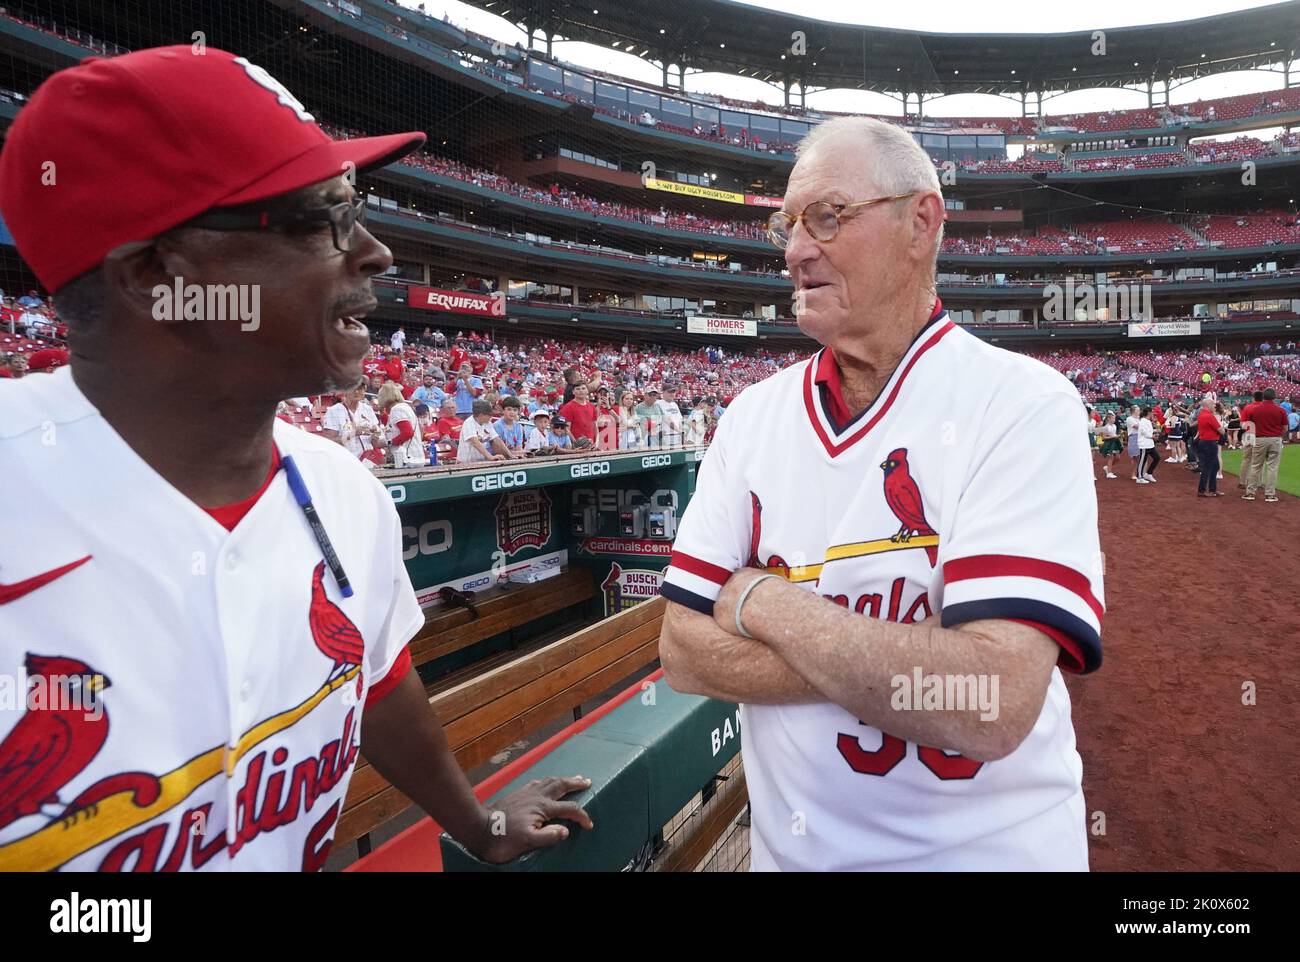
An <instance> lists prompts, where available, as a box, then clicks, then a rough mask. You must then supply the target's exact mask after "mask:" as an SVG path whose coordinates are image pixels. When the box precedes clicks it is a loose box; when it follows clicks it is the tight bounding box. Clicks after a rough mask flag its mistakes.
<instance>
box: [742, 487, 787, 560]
mask: <svg viewBox="0 0 1300 962" xmlns="http://www.w3.org/2000/svg"><path fill="white" fill-rule="evenodd" d="M749 504H750V508H751V510H752V512H753V514H752V516H751V518H750V529H749V560H748V561H746V562H745V565H746V567H749V568H764V569H766V570H768V571H770V572H772V573H773V574H779V575H780V576H781V577H782V578H789V577H790V566H789V565H788V564H786V563H785V559H784V558H782V557H781V556H780V555H779V554H774V555H769V556H768V559H767V560H766V561H764V560H763V559H762V558H760V557H759V556H758V545H759V542H761V541H762V540H763V502H762V501H760V500H759V499H758V495H756V494H755V493H754V492H753V491H751V492H749Z"/></svg>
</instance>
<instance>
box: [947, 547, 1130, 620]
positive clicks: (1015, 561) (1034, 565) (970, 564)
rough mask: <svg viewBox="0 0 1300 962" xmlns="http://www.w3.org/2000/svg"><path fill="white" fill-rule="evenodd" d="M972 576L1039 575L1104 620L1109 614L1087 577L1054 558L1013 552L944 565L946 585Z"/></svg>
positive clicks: (1024, 576) (987, 555) (984, 555)
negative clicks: (1068, 593) (1040, 557)
mask: <svg viewBox="0 0 1300 962" xmlns="http://www.w3.org/2000/svg"><path fill="white" fill-rule="evenodd" d="M971 578H1038V579H1039V580H1040V581H1050V582H1051V583H1052V584H1054V585H1057V586H1058V587H1061V588H1064V589H1065V590H1067V591H1072V592H1074V593H1075V594H1076V595H1078V596H1079V597H1080V598H1082V599H1083V601H1084V604H1086V605H1087V606H1088V607H1089V608H1091V609H1092V613H1093V614H1094V615H1096V616H1097V621H1099V622H1100V621H1101V620H1102V615H1103V614H1104V613H1105V608H1103V607H1102V604H1101V602H1100V601H1098V600H1097V598H1096V597H1095V596H1094V595H1093V593H1092V584H1091V583H1090V582H1089V581H1088V578H1087V576H1086V575H1083V574H1081V573H1080V572H1078V571H1075V570H1074V569H1073V568H1069V567H1066V566H1065V565H1063V564H1057V563H1056V562H1054V561H1042V560H1041V559H1039V558H1021V557H1017V556H1016V555H1010V554H979V555H971V556H970V557H969V558H958V559H957V560H955V561H949V562H946V563H945V564H944V566H943V583H944V584H946V585H948V584H952V583H953V582H954V581H966V580H969V579H971Z"/></svg>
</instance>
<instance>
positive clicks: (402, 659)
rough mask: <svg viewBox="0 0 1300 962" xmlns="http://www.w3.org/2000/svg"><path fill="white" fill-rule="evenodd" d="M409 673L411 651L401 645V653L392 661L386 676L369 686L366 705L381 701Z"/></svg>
mask: <svg viewBox="0 0 1300 962" xmlns="http://www.w3.org/2000/svg"><path fill="white" fill-rule="evenodd" d="M410 671H411V649H410V648H408V647H407V646H405V645H403V646H402V653H401V654H400V655H398V656H397V658H396V659H394V661H393V667H391V668H389V669H388V674H386V675H385V676H384V677H383V678H381V679H379V681H377V682H374V683H373V684H372V685H371V686H370V691H368V692H366V704H367V705H373V704H375V703H376V702H379V701H383V699H384V698H385V697H387V696H388V695H389V693H391V692H392V690H393V689H394V688H396V687H397V685H398V683H399V682H400V681H401V680H402V679H403V678H405V677H406V675H407V673H408V672H410Z"/></svg>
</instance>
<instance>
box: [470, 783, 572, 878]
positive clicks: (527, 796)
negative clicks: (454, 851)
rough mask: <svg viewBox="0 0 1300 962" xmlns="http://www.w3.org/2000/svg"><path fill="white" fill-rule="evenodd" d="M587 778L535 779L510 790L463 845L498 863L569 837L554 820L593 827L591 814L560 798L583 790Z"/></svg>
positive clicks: (479, 856)
mask: <svg viewBox="0 0 1300 962" xmlns="http://www.w3.org/2000/svg"><path fill="white" fill-rule="evenodd" d="M590 787H591V779H590V778H586V777H584V776H582V775H573V776H570V777H568V778H554V777H552V778H535V779H533V780H532V781H531V782H528V783H527V784H526V785H524V787H523V788H521V789H519V790H518V791H516V792H511V793H510V794H509V795H507V796H506V797H505V798H503V799H501V800H500V801H498V802H497V803H496V804H494V805H492V806H491V807H490V808H489V809H488V821H487V824H486V826H485V828H484V834H483V835H481V836H480V838H479V839H476V840H475V841H474V843H473V844H472V845H471V844H467V845H466V848H469V849H470V851H471V852H473V853H474V855H475V856H477V857H478V858H480V859H482V860H483V861H484V862H493V863H496V864H498V865H499V864H502V863H505V862H510V861H513V860H514V859H517V858H518V857H519V856H521V855H523V854H524V853H525V852H531V851H532V850H533V849H536V848H550V847H551V846H552V845H558V844H559V843H560V842H562V841H564V840H565V839H566V838H568V837H569V829H568V827H567V826H565V825H551V824H548V823H549V822H554V821H555V820H556V819H564V820H565V821H570V822H576V823H577V824H578V825H580V826H581V827H583V828H585V829H588V830H590V829H592V828H595V825H594V824H593V823H592V821H591V817H590V816H589V815H588V814H587V813H586V812H585V811H583V809H582V808H581V807H580V806H579V805H578V803H577V802H565V801H561V799H562V798H564V796H565V795H572V794H573V793H574V792H581V791H585V790H586V789H588V788H590Z"/></svg>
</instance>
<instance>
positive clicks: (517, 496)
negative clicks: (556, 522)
mask: <svg viewBox="0 0 1300 962" xmlns="http://www.w3.org/2000/svg"><path fill="white" fill-rule="evenodd" d="M492 513H493V514H494V515H495V516H496V519H497V547H499V548H500V549H501V550H502V551H504V552H505V553H506V557H509V556H510V555H513V554H516V553H517V552H519V551H521V550H522V549H524V548H540V547H541V546H542V545H544V544H546V542H548V541H550V540H551V498H550V496H549V495H548V494H547V493H546V492H545V491H543V490H541V489H540V488H539V489H537V490H533V491H516V492H515V493H514V494H506V495H502V496H501V500H500V501H498V502H497V506H496V509H495V510H494V511H493V512H492Z"/></svg>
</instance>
